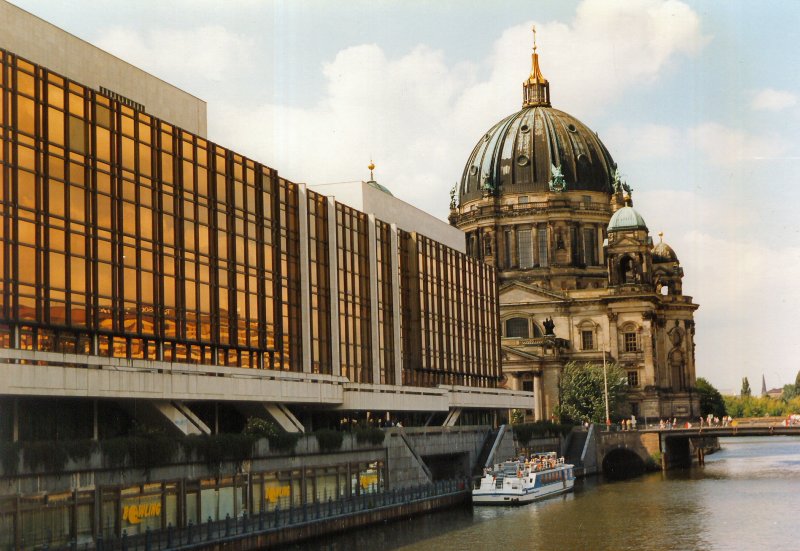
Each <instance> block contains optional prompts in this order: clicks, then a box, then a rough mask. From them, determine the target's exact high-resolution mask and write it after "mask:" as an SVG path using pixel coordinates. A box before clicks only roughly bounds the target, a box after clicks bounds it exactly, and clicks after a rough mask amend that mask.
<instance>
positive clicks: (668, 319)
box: [450, 46, 699, 420]
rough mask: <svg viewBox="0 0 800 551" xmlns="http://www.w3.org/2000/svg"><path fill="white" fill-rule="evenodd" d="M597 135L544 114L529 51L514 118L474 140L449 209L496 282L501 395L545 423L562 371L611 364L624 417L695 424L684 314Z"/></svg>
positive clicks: (673, 259)
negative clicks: (526, 403)
mask: <svg viewBox="0 0 800 551" xmlns="http://www.w3.org/2000/svg"><path fill="white" fill-rule="evenodd" d="M631 191H632V190H631V189H630V187H629V186H628V185H627V183H625V182H623V181H622V180H621V179H620V176H619V171H618V169H617V166H616V164H615V163H614V161H613V159H612V158H611V155H610V154H609V152H608V150H607V149H606V147H605V146H604V145H603V143H602V142H601V141H600V140H599V138H598V137H597V135H596V134H595V133H594V132H593V131H591V130H590V129H589V128H588V127H586V126H585V125H584V124H583V123H581V122H580V121H578V120H577V119H575V118H574V117H572V116H570V115H568V114H567V113H564V112H563V111H559V110H557V109H554V108H553V107H552V106H551V103H550V85H549V83H548V81H547V80H546V79H545V78H544V77H543V76H542V73H541V70H540V68H539V60H538V55H537V53H536V48H535V46H534V52H533V55H532V69H531V74H530V76H529V78H528V79H527V80H526V81H525V82H524V83H523V107H522V109H521V110H520V111H518V112H516V113H514V114H512V115H510V116H509V117H506V118H505V119H503V120H501V121H500V122H498V123H497V124H495V125H494V126H493V127H492V128H491V129H489V131H488V132H486V133H485V134H484V135H483V136H482V137H481V138H480V140H479V141H478V143H477V145H476V146H475V148H474V149H473V151H472V154H471V155H470V157H469V160H468V162H467V164H466V166H465V169H464V173H463V176H462V179H461V182H460V185H459V188H458V189H457V190H455V189H454V190H453V193H452V198H451V205H450V206H451V212H450V222H451V224H453V225H454V226H456V227H458V228H460V229H461V230H463V231H464V232H465V233H466V238H467V249H468V253H469V254H470V255H471V256H473V257H475V258H480V259H482V260H483V261H485V262H487V263H489V264H492V265H493V266H495V267H496V268H497V271H498V276H499V277H498V284H499V286H500V289H499V298H500V322H501V323H500V327H501V330H502V339H501V342H502V344H501V348H502V350H501V357H502V361H503V372H504V375H505V377H506V385H507V386H508V387H509V388H513V389H519V390H530V391H533V392H534V393H535V400H534V403H533V404H531V408H530V409H529V410H527V411H526V419H527V420H533V419H537V420H538V419H548V418H551V417H552V416H553V411H554V408H555V406H556V405H557V404H558V396H559V392H558V384H559V378H560V374H561V370H562V368H563V367H564V365H566V364H567V362H570V361H578V362H597V363H602V362H603V359H604V356H605V359H606V361H609V362H616V363H618V364H619V365H620V366H621V367H622V368H623V370H624V371H625V372H626V373H627V377H628V384H629V391H628V395H627V397H628V401H629V403H630V408H631V412H632V413H633V414H634V415H636V416H637V417H639V418H640V419H642V420H644V418H645V417H646V418H648V419H655V418H659V417H662V418H663V417H677V418H694V417H696V416H697V415H699V399H698V396H697V394H696V393H695V392H694V386H695V351H694V333H695V326H694V311H695V310H696V309H697V307H698V306H697V304H695V303H694V302H693V301H692V297H689V296H686V295H683V293H682V280H683V269H682V268H681V265H680V262H679V261H678V257H677V255H676V254H675V252H674V251H673V250H672V248H671V247H670V246H669V245H667V244H666V243H664V242H663V241H662V240H661V239H660V238H659V242H658V243H656V244H654V242H653V239H652V238H651V236H650V233H649V229H648V227H647V225H646V223H645V221H644V219H643V218H642V216H641V215H640V214H639V213H638V212H637V211H636V210H634V208H633V206H632V200H631Z"/></svg>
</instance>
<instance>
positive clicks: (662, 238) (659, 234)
mask: <svg viewBox="0 0 800 551" xmlns="http://www.w3.org/2000/svg"><path fill="white" fill-rule="evenodd" d="M658 241H659V242H661V241H664V232H663V231H660V232H658Z"/></svg>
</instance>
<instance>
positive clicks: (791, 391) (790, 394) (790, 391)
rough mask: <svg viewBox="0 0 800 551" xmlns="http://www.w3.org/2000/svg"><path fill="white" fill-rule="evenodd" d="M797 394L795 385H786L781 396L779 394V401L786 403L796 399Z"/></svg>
mask: <svg viewBox="0 0 800 551" xmlns="http://www.w3.org/2000/svg"><path fill="white" fill-rule="evenodd" d="M798 394H800V393H798V391H797V385H796V384H788V385H783V394H781V400H783V401H784V402H788V401H789V400H791V399H792V398H794V397H796V396H797V395H798Z"/></svg>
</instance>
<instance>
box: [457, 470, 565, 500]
mask: <svg viewBox="0 0 800 551" xmlns="http://www.w3.org/2000/svg"><path fill="white" fill-rule="evenodd" d="M514 465H515V463H508V462H507V463H505V464H504V467H505V469H499V470H495V471H491V472H487V473H486V474H485V475H484V476H483V478H481V479H480V482H479V485H478V487H477V488H475V489H473V490H472V503H473V504H475V505H521V504H524V503H530V502H532V501H536V500H539V499H544V498H547V497H550V496H554V495H558V494H563V493H566V492H571V491H572V489H573V487H574V486H575V477H574V475H573V466H572V465H565V464H563V462H562V463H559V464H558V466H555V467H553V468H550V469H544V470H538V469H537V470H528V469H524V470H523V469H521V468H520V469H519V470H516V469H515V467H514Z"/></svg>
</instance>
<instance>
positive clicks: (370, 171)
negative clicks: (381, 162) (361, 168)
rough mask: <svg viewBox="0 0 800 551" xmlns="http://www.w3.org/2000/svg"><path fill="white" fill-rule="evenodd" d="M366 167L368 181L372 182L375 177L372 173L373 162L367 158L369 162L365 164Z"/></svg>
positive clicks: (373, 168)
mask: <svg viewBox="0 0 800 551" xmlns="http://www.w3.org/2000/svg"><path fill="white" fill-rule="evenodd" d="M367 168H368V169H369V181H370V182H374V181H375V177H374V176H373V175H372V171H373V170H375V163H373V162H372V159H370V160H369V164H368V165H367Z"/></svg>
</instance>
